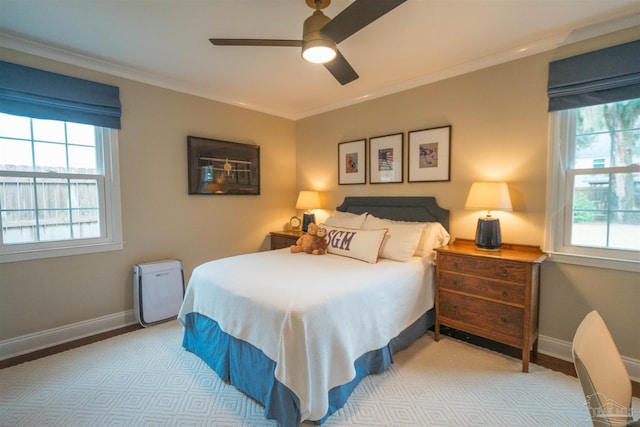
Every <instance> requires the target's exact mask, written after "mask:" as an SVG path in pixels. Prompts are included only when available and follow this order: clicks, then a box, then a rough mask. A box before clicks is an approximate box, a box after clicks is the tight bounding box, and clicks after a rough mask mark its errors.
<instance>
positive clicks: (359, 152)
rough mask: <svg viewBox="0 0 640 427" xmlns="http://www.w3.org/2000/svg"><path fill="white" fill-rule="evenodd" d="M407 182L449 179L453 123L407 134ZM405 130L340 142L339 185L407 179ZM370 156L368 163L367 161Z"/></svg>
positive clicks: (397, 181) (394, 181) (391, 181)
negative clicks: (404, 167)
mask: <svg viewBox="0 0 640 427" xmlns="http://www.w3.org/2000/svg"><path fill="white" fill-rule="evenodd" d="M407 135H408V148H407V153H406V154H407V155H406V157H407V170H408V173H407V181H408V182H431V181H449V180H450V171H449V167H450V164H451V126H442V127H437V128H430V129H421V130H414V131H410V132H408V133H407ZM404 157H405V151H404V133H395V134H390V135H383V136H375V137H371V138H369V146H368V150H367V140H366V139H359V140H355V141H349V142H341V143H339V144H338V184H340V185H346V184H366V182H367V165H368V170H369V182H370V183H371V184H388V183H401V182H404V171H403V166H404ZM367 158H368V163H367Z"/></svg>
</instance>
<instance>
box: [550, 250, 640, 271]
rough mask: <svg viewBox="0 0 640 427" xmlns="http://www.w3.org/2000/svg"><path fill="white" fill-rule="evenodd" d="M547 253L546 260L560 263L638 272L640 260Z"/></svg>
mask: <svg viewBox="0 0 640 427" xmlns="http://www.w3.org/2000/svg"><path fill="white" fill-rule="evenodd" d="M546 253H547V255H549V258H547V260H548V261H551V262H557V263H561V264H573V265H584V266H587V267H596V268H606V269H609V270H620V271H631V272H635V273H640V262H638V261H632V260H625V259H613V258H600V257H593V256H586V255H576V254H568V253H565V252H546Z"/></svg>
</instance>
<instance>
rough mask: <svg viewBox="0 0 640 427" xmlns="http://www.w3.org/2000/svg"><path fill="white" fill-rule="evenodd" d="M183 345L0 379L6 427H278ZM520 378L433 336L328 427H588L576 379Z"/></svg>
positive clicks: (538, 373) (546, 374)
mask: <svg viewBox="0 0 640 427" xmlns="http://www.w3.org/2000/svg"><path fill="white" fill-rule="evenodd" d="M181 340H182V327H181V325H180V324H179V323H178V322H177V321H172V322H168V323H165V324H161V325H157V326H153V327H150V328H147V329H143V330H140V331H136V332H131V333H128V334H125V335H120V336H117V337H114V338H111V339H108V340H105V341H101V342H97V343H94V344H90V345H87V346H84V347H80V348H77V349H74V350H69V351H66V352H64V353H59V354H56V355H53V356H49V357H46V358H43V359H39V360H35V361H32V362H27V363H23V364H21V365H17V366H13V367H10V368H6V369H3V370H0V425H2V426H65V427H67V426H233V427H237V426H254V427H257V426H272V427H273V426H276V423H275V422H273V421H268V420H265V419H264V417H263V408H262V406H261V405H259V404H258V403H256V402H255V401H253V400H251V399H250V398H248V397H246V396H245V395H244V394H242V393H240V392H239V391H237V390H236V389H235V388H234V387H232V386H230V385H228V384H225V383H224V382H222V381H221V380H220V379H219V378H218V377H217V376H216V374H215V373H214V372H213V371H212V370H211V369H210V368H209V367H207V366H206V365H205V364H204V363H203V362H202V361H201V360H200V359H199V358H198V357H196V356H194V355H193V354H191V353H188V352H186V351H185V350H183V349H182V347H181ZM520 369H521V364H520V361H519V360H517V359H513V358H511V357H508V356H504V355H502V354H499V353H495V352H491V351H488V350H485V349H483V348H479V347H476V346H473V345H470V344H467V343H464V342H461V341H458V340H455V339H451V338H443V339H442V340H441V341H440V342H437V343H436V342H434V341H433V336H432V335H429V334H428V335H425V336H423V337H422V338H421V339H420V340H418V341H417V342H416V343H415V344H413V345H412V346H411V347H409V348H408V349H406V350H403V351H401V352H399V353H397V354H396V356H395V363H394V364H393V365H392V366H391V368H390V369H389V370H388V371H386V372H384V373H382V374H380V375H373V376H369V377H367V378H365V379H364V380H363V381H362V383H361V384H360V385H359V386H358V387H357V388H356V390H355V391H354V393H353V394H352V395H351V397H350V398H349V400H348V402H347V405H346V406H345V407H344V408H342V409H341V410H340V411H338V412H336V413H335V414H334V415H333V416H331V417H330V418H329V419H328V420H327V421H326V422H325V424H324V425H325V426H368V427H373V426H467V425H486V426H589V425H591V422H590V419H589V413H588V410H587V407H586V406H585V404H584V397H583V395H582V391H581V389H580V385H579V383H578V380H577V379H575V378H572V377H570V376H567V375H563V374H560V373H557V372H554V371H551V370H549V369H546V368H543V367H540V366H537V365H531V366H530V372H529V373H528V374H523V373H521V372H520ZM633 404H634V407H635V408H636V411H637V408H640V401H639V399H634V402H633ZM637 416H638V414H635V417H637ZM304 425H305V426H306V425H313V424H311V423H304Z"/></svg>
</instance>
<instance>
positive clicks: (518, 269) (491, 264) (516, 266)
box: [439, 254, 527, 283]
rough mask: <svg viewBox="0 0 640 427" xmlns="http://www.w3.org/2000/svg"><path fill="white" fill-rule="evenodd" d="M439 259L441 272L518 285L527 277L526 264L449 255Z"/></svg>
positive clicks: (441, 255)
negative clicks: (471, 275) (470, 275)
mask: <svg viewBox="0 0 640 427" xmlns="http://www.w3.org/2000/svg"><path fill="white" fill-rule="evenodd" d="M443 255H444V256H443ZM440 257H441V258H440V260H439V266H440V268H441V270H447V271H452V272H456V273H467V274H475V275H479V276H483V277H491V278H493V279H500V280H508V281H510V282H518V283H522V282H524V281H525V280H526V276H527V268H526V264H524V263H521V262H516V261H506V260H502V259H490V258H481V257H468V256H460V255H450V254H440Z"/></svg>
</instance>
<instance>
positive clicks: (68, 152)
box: [0, 113, 122, 262]
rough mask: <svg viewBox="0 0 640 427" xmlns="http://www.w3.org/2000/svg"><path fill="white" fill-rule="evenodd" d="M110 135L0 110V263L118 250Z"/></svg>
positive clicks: (115, 176)
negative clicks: (0, 260) (0, 259)
mask: <svg viewBox="0 0 640 427" xmlns="http://www.w3.org/2000/svg"><path fill="white" fill-rule="evenodd" d="M117 148H118V144H117V131H115V130H113V129H109V128H102V127H98V126H94V125H89V124H79V123H72V122H64V121H57V120H45V119H36V118H30V117H25V116H16V115H11V114H4V113H0V224H1V226H2V233H1V235H0V243H1V248H0V258H2V261H3V262H8V261H18V260H25V259H34V258H43V257H49V256H61V255H71V254H78V253H86V252H96V251H104V250H114V249H121V248H122V232H121V220H120V194H119V178H118V161H117V159H118V150H117Z"/></svg>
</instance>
